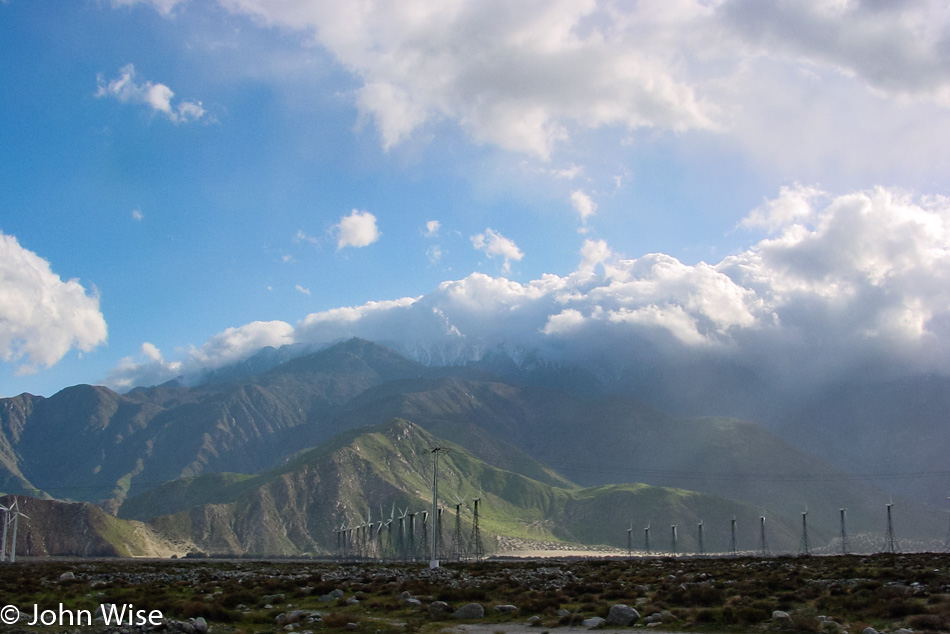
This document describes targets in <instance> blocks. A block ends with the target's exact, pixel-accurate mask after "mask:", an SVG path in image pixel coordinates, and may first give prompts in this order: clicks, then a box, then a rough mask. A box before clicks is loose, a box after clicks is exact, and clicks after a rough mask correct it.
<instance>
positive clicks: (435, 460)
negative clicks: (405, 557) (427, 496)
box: [429, 447, 446, 568]
mask: <svg viewBox="0 0 950 634" xmlns="http://www.w3.org/2000/svg"><path fill="white" fill-rule="evenodd" d="M443 451H446V449H445V448H443V447H436V448H434V449H433V450H432V515H431V517H433V518H436V517H438V516H439V454H440V453H442V452H443ZM431 533H432V548H431V550H430V552H429V568H438V567H439V531H438V528H437V529H436V530H434V531H431Z"/></svg>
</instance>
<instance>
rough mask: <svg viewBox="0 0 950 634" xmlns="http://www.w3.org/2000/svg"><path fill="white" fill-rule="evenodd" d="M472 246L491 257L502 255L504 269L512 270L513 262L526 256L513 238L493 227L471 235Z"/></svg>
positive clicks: (506, 271)
mask: <svg viewBox="0 0 950 634" xmlns="http://www.w3.org/2000/svg"><path fill="white" fill-rule="evenodd" d="M471 241H472V246H473V247H475V248H476V249H478V250H479V251H484V252H485V254H486V255H487V256H488V257H490V258H494V257H501V258H502V259H503V260H504V263H503V264H502V267H501V269H502V271H503V272H505V273H509V272H511V262H512V261H515V262H518V261H520V260H521V258H523V257H524V253H523V252H522V251H521V249H519V248H518V245H517V244H515V243H514V241H513V240H510V239H508V238H506V237H505V236H503V235H501V234H500V233H498V232H497V231H495V230H494V229H492V228H491V227H489V228H487V229H485V232H484V233H479V234H477V235H474V236H472V237H471Z"/></svg>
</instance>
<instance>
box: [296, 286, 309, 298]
mask: <svg viewBox="0 0 950 634" xmlns="http://www.w3.org/2000/svg"><path fill="white" fill-rule="evenodd" d="M294 288H295V289H296V290H297V292H298V293H302V294H303V295H309V294H310V289H309V288H304V287H303V286H301V285H300V284H297V285H295V286H294Z"/></svg>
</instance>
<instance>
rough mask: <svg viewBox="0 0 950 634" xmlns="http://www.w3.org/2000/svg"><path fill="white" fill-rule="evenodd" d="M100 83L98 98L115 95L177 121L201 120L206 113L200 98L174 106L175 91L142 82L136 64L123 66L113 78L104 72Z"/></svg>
mask: <svg viewBox="0 0 950 634" xmlns="http://www.w3.org/2000/svg"><path fill="white" fill-rule="evenodd" d="M96 83H97V84H98V88H97V90H96V97H112V98H114V99H118V100H119V101H120V102H122V103H131V104H138V105H144V106H148V107H149V108H151V109H152V110H153V111H154V112H156V113H158V114H161V115H162V116H164V117H165V118H166V119H168V120H169V121H171V122H173V123H189V122H192V121H197V120H198V119H201V118H202V117H203V116H204V115H205V114H206V111H205V109H204V107H202V105H201V102H200V101H179V102H178V103H177V104H176V105H172V99H173V98H174V96H175V93H174V91H172V89H171V88H169V87H168V86H166V85H165V84H156V83H152V82H151V81H139V80H138V79H137V76H136V72H135V66H134V65H133V64H126V65H125V66H123V67H122V68H121V69H119V76H118V77H116V78H115V79H111V80H109V81H106V80H105V78H104V77H103V76H102V75H101V74H100V75H97V77H96Z"/></svg>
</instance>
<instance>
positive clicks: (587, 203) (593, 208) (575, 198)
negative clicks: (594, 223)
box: [571, 189, 597, 224]
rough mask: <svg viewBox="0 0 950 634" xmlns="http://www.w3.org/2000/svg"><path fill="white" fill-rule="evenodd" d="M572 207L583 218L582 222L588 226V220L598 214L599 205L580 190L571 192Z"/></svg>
mask: <svg viewBox="0 0 950 634" xmlns="http://www.w3.org/2000/svg"><path fill="white" fill-rule="evenodd" d="M571 206H572V207H574V211H576V212H577V214H578V215H579V216H580V217H581V222H583V223H584V224H587V219H588V218H589V217H590V216H593V215H594V214H595V213H597V203H595V202H594V201H593V200H591V197H590V196H588V195H587V194H585V193H584V192H583V191H582V190H580V189H575V190H574V191H572V192H571Z"/></svg>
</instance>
